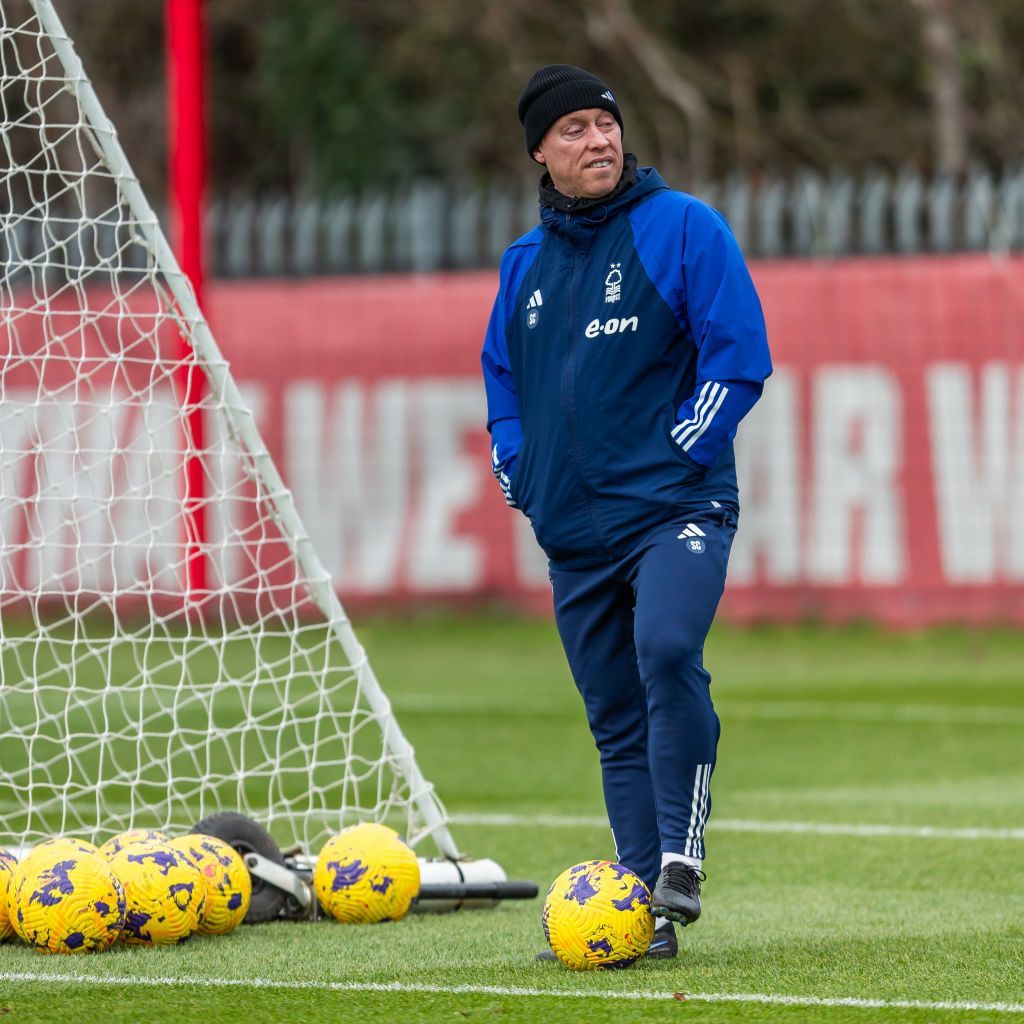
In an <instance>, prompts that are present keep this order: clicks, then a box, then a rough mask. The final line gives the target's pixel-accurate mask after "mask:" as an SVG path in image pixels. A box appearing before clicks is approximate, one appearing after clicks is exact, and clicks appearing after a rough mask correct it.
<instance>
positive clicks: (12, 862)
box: [0, 849, 18, 942]
mask: <svg viewBox="0 0 1024 1024" xmlns="http://www.w3.org/2000/svg"><path fill="white" fill-rule="evenodd" d="M17 863H18V859H17V857H15V856H14V854H13V853H8V852H7V851H6V850H2V849H0V942H3V941H4V939H9V938H10V937H11V936H12V935H13V934H14V925H12V924H11V915H10V913H9V912H8V910H7V885H8V883H9V882H10V880H11V875H12V874H14V868H15V866H16V865H17Z"/></svg>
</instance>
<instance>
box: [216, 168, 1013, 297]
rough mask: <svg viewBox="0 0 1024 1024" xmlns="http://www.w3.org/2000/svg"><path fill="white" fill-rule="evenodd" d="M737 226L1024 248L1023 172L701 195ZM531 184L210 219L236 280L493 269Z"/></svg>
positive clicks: (844, 242) (709, 189)
mask: <svg viewBox="0 0 1024 1024" xmlns="http://www.w3.org/2000/svg"><path fill="white" fill-rule="evenodd" d="M695 194H697V195H698V196H699V197H700V198H702V199H703V200H705V201H706V202H708V203H710V204H711V205H712V206H714V207H716V208H717V209H719V210H721V211H722V213H724V214H725V216H726V217H727V218H728V220H729V223H730V224H731V225H732V229H733V231H734V232H735V233H736V236H737V238H738V239H739V241H740V244H741V245H742V246H743V249H744V251H745V252H746V253H747V255H748V256H757V257H765V258H784V257H831V256H846V255H855V254H864V255H872V254H880V253H900V254H902V253H942V252H955V251H961V252H962V251H986V250H987V251H992V252H996V253H1001V252H1008V251H1011V250H1020V249H1024V170H1022V169H1021V168H1017V167H1014V168H1005V169H1004V170H1003V171H1002V172H1001V173H998V174H993V173H991V172H989V171H986V170H981V169H977V170H974V171H972V172H971V173H969V174H968V175H966V176H965V177H964V178H963V179H959V180H954V179H951V178H945V177H934V178H927V177H924V176H922V175H920V174H918V173H916V172H913V171H909V170H904V171H902V172H899V173H896V174H888V173H882V172H877V173H871V174H867V175H864V176H863V177H860V178H855V177H852V176H850V175H847V174H832V175H828V176H826V175H821V174H815V173H811V172H807V173H803V174H800V175H798V176H796V177H794V178H792V179H789V180H781V179H779V180H772V179H766V180H764V181H761V182H759V183H753V182H750V181H747V180H742V179H739V178H734V179H727V180H725V181H722V182H715V183H712V184H710V185H707V186H706V187H703V188H698V189H696V190H695ZM537 213H538V211H537V193H536V188H535V185H534V183H533V182H532V181H531V182H529V183H525V182H524V183H523V184H522V185H519V186H508V185H492V186H490V187H480V188H455V187H449V186H445V185H442V184H439V183H434V182H418V183H416V184H413V185H412V186H411V187H408V188H405V189H403V190H401V191H396V192H393V193H375V194H367V195H362V196H351V197H345V198H341V199H334V200H318V199H309V200H304V201H299V202H293V201H291V200H289V199H287V198H283V197H280V196H277V197H272V196H263V197H259V198H254V197H241V196H237V197H234V198H231V199H222V200H221V201H219V202H217V203H215V204H214V205H213V206H212V207H211V210H210V223H209V241H210V247H211V257H212V262H213V266H214V269H215V272H216V273H218V274H220V275H222V276H227V277H254V276H275V277H277V276H308V275H316V274H349V273H374V272H382V271H421V272H422V271H433V270H453V269H456V270H457V269H469V268H479V267H493V266H496V265H497V263H498V261H499V259H500V257H501V253H502V251H503V250H504V248H505V246H507V245H508V243H509V242H510V241H512V240H513V239H515V238H516V237H518V236H519V235H521V234H523V233H525V232H526V231H528V230H529V229H530V228H531V227H532V226H533V225H534V224H536V223H537Z"/></svg>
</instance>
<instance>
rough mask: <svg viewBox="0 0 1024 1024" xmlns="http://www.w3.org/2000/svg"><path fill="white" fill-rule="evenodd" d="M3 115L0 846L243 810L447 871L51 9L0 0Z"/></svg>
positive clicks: (286, 511)
mask: <svg viewBox="0 0 1024 1024" xmlns="http://www.w3.org/2000/svg"><path fill="white" fill-rule="evenodd" d="M0 121H2V125H0V140H2V141H0V146H2V148H3V161H2V164H0V260H2V281H0V844H3V843H15V844H19V843H32V842H34V841H37V840H39V839H41V838H44V837H48V836H52V835H59V834H77V835H80V836H86V837H91V838H94V839H101V838H104V837H105V836H107V835H109V834H111V833H113V832H115V831H119V830H121V829H123V828H127V827H130V826H156V827H160V826H165V827H178V828H181V827H187V826H190V825H191V824H193V823H194V822H196V821H197V820H198V819H199V818H201V817H203V816H205V815H207V814H209V813H212V812H214V811H218V810H237V811H241V812H243V813H247V814H250V815H252V816H253V817H254V818H256V819H257V820H259V821H260V822H261V823H263V824H264V825H265V826H266V827H268V828H269V829H270V830H271V832H272V833H273V834H274V835H275V837H276V838H277V839H278V840H279V842H281V843H282V844H291V843H294V842H300V843H302V844H304V845H306V846H307V847H313V846H314V844H316V843H318V841H320V840H321V839H322V838H324V837H325V836H326V835H328V834H329V833H331V832H334V831H336V830H337V829H338V828H339V827H341V826H343V825H347V824H352V823H354V822H357V821H363V820H376V821H386V822H388V823H389V824H392V825H394V826H395V827H396V828H398V829H400V830H401V831H402V832H403V833H404V834H405V835H406V836H408V837H409V839H410V840H411V841H413V842H414V843H415V842H417V841H419V840H422V839H423V838H425V837H426V836H428V835H429V836H431V837H432V838H433V839H434V840H435V842H436V845H437V846H438V848H439V849H440V851H441V852H442V853H443V854H446V855H448V856H454V855H456V854H457V850H456V849H455V847H454V845H453V843H452V840H451V836H450V834H449V832H448V829H447V821H446V818H445V813H444V810H443V808H442V807H441V805H440V803H439V802H438V800H437V799H436V797H435V795H434V793H433V789H432V787H431V786H430V784H429V783H428V782H427V781H426V780H425V779H424V777H423V775H422V774H421V772H420V771H419V769H418V767H417V765H416V761H415V758H414V755H413V751H412V749H411V747H410V746H409V744H408V743H407V741H406V740H405V738H404V736H403V735H402V733H401V730H400V729H399V727H398V725H397V723H396V722H395V719H394V717H393V716H392V714H391V709H390V705H389V703H388V700H387V698H386V696H385V695H384V693H383V691H382V690H381V688H380V686H379V684H378V682H377V680H376V678H375V676H374V674H373V672H372V670H371V668H370V666H369V664H368V663H367V660H366V657H365V655H364V652H363V649H362V647H361V646H360V644H359V643H358V641H357V639H356V637H355V634H354V633H353V631H352V629H351V626H350V625H349V622H348V620H347V618H346V615H345V613H344V610H343V609H342V607H341V605H340V603H339V602H338V599H337V597H336V595H335V592H334V590H333V587H332V584H331V581H330V579H329V578H328V576H327V574H326V572H325V571H324V570H323V568H322V566H321V565H320V563H319V561H318V559H317V557H316V554H315V552H314V551H313V550H312V548H311V545H310V543H309V540H308V537H307V535H306V532H305V530H304V529H303V526H302V523H301V521H300V519H299V517H298V515H297V513H296V511H295V508H294V505H293V502H292V498H291V495H290V493H289V492H288V490H287V488H286V487H285V486H284V484H283V482H282V481H281V479H280V477H279V475H278V474H277V472H276V470H275V468H274V466H273V464H272V462H271V460H270V457H269V455H268V453H267V450H266V448H265V447H264V445H263V443H262V441H261V440H260V437H259V435H258V433H257V431H256V428H255V425H254V419H253V416H252V415H251V413H250V411H249V409H248V407H247V405H246V402H245V400H244V397H243V395H242V394H241V393H240V391H239V389H238V387H237V386H236V385H235V383H234V382H233V380H232V378H231V376H230V373H229V371H228V367H227V364H226V362H225V360H224V359H223V357H222V356H221V355H220V353H219V351H218V349H217V346H216V344H215V342H214V340H213V338H212V336H211V334H210V332H209V329H208V327H207V325H206V323H205V321H204V319H203V317H202V315H201V313H200V311H199V309H198V307H197V305H196V302H195V299H194V296H193V294H192V291H191V289H190V288H189V286H188V283H187V282H186V281H185V279H184V278H183V277H182V275H181V273H180V271H179V269H178V266H177V263H176V262H175V260H174V257H173V255H172V254H171V252H170V250H169V248H168V246H167V243H166V240H165V239H164V236H163V234H162V233H161V230H160V226H159V224H158V222H157V218H156V216H155V215H154V213H153V211H152V209H151V208H150V206H149V205H148V203H147V201H146V199H145V197H144V196H143V195H142V192H141V190H140V188H139V186H138V182H137V180H136V179H135V177H134V176H133V174H132V172H131V169H130V167H129V166H128V163H127V161H126V159H125V156H124V153H123V151H122V150H121V147H120V145H119V143H118V140H117V137H116V135H115V133H114V130H113V127H112V126H111V124H110V122H109V121H108V120H107V118H106V116H105V115H104V113H103V110H102V108H101V106H100V104H99V102H98V100H97V97H96V94H95V92H94V91H93V89H92V88H91V86H90V84H89V82H88V79H87V78H86V77H85V74H84V72H83V70H82V67H81V64H80V62H79V61H78V58H77V57H76V55H75V53H74V50H73V47H72V45H71V43H70V41H69V40H68V38H67V36H66V35H65V33H64V31H63V29H62V27H61V25H60V23H59V21H58V19H57V15H56V14H55V12H54V10H53V7H52V5H51V3H50V0H0ZM189 374H202V377H203V386H202V389H201V392H200V389H195V388H192V389H189V388H187V387H186V386H185V384H184V381H185V378H186V377H187V376H188V375H189ZM197 393H198V394H200V397H199V398H198V400H197V401H196V402H195V405H194V407H190V406H189V405H188V403H187V401H186V399H185V398H184V397H183V396H185V395H192V394H197ZM197 408H198V409H199V410H200V411H199V412H198V414H197V411H196V409H197ZM197 415H199V416H201V418H202V427H203V429H202V432H201V434H200V432H199V431H197V430H196V429H195V420H196V416H197ZM200 445H201V447H200ZM190 459H192V460H195V459H199V460H201V461H200V463H199V465H201V470H202V479H203V485H202V493H201V502H199V501H198V496H197V495H195V494H193V495H192V499H193V500H192V501H191V502H187V501H186V500H184V497H183V495H184V494H185V478H186V470H185V466H186V463H187V462H188V460H190ZM197 524H199V525H197ZM195 558H198V559H200V560H201V561H202V563H203V565H204V566H205V575H206V580H205V586H204V587H203V588H202V589H196V588H195V586H194V585H193V586H189V584H188V582H187V580H188V578H189V573H188V571H187V570H188V566H187V564H186V563H188V562H189V561H190V560H192V559H195Z"/></svg>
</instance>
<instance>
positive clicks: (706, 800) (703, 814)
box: [693, 765, 711, 858]
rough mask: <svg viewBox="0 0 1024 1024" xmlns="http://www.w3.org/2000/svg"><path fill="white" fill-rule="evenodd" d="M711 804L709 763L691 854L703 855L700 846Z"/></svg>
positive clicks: (695, 855) (702, 842)
mask: <svg viewBox="0 0 1024 1024" xmlns="http://www.w3.org/2000/svg"><path fill="white" fill-rule="evenodd" d="M710 804H711V765H708V770H707V771H706V772H705V773H704V792H703V794H702V795H701V801H700V821H699V823H698V825H697V841H696V842H695V843H694V844H693V856H694V857H701V858H702V857H703V856H704V854H703V851H701V847H702V846H703V845H704V831H705V829H706V828H707V825H708V810H709V807H710Z"/></svg>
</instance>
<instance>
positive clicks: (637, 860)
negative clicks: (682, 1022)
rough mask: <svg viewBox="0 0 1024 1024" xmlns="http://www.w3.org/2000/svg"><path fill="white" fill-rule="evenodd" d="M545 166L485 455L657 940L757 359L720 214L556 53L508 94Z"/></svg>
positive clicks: (692, 856) (520, 250) (496, 368)
mask: <svg viewBox="0 0 1024 1024" xmlns="http://www.w3.org/2000/svg"><path fill="white" fill-rule="evenodd" d="M519 119H520V121H521V122H522V124H523V127H524V130H525V133H526V149H527V152H528V153H529V154H530V155H531V156H532V157H533V159H534V160H536V161H537V162H538V163H540V164H542V165H543V166H544V167H545V168H546V173H545V174H544V175H543V177H542V178H541V182H540V204H541V223H540V224H539V225H538V226H537V227H536V228H534V229H533V230H532V231H531V232H530V233H529V234H527V235H525V236H524V237H523V238H520V239H519V240H518V241H517V242H514V243H513V244H512V245H511V246H510V247H509V249H508V250H507V251H506V252H505V255H504V258H503V259H502V264H501V283H500V289H499V292H498V297H497V300H496V302H495V305H494V311H493V313H492V315H491V320H490V325H489V327H488V330H487V337H486V340H485V343H484V349H483V372H484V381H485V385H486V390H487V401H488V422H487V427H488V430H489V431H490V434H491V459H492V468H493V471H494V474H495V476H496V477H497V478H498V481H499V483H500V485H501V488H502V491H503V492H504V494H505V499H506V501H507V502H508V504H509V505H512V506H515V507H518V508H519V509H520V510H521V511H522V512H523V513H524V514H525V515H526V516H527V517H528V518H529V519H530V522H531V524H532V526H533V529H534V532H535V533H536V536H537V540H538V542H539V543H540V545H541V547H542V548H543V549H544V551H545V553H546V554H547V556H548V559H549V565H550V576H551V584H552V589H553V595H554V605H555V621H556V624H557V627H558V632H559V635H560V637H561V640H562V644H563V646H564V647H565V653H566V656H567V658H568V662H569V667H570V669H571V671H572V674H573V678H574V680H575V682H576V686H577V688H578V689H579V691H580V694H581V695H582V697H583V702H584V706H585V708H586V713H587V719H588V721H589V723H590V728H591V732H592V733H593V736H594V739H595V741H596V744H597V747H598V750H599V751H600V757H601V773H602V781H603V787H604V797H605V805H606V807H607V810H608V818H609V822H610V824H611V827H612V834H613V839H614V842H615V847H616V857H617V859H618V860H619V861H620V862H621V863H623V864H625V865H626V866H627V867H629V868H630V869H632V870H633V871H635V872H636V873H637V874H638V875H639V876H640V877H641V878H643V879H644V881H645V882H646V883H647V884H648V886H649V887H651V889H652V892H653V897H652V912H653V913H654V914H655V918H656V931H655V940H654V942H653V943H652V946H651V951H650V952H649V954H648V955H650V956H661V957H667V956H674V955H675V954H676V949H677V942H676V936H675V931H674V929H673V926H672V922H673V921H675V922H677V923H679V924H681V925H684V926H685V925H687V924H690V923H692V922H693V921H695V920H696V919H697V918H698V917H699V916H700V912H701V905H700V883H701V881H703V879H704V875H703V873H702V870H701V869H702V862H703V858H704V829H705V826H706V824H707V820H708V815H709V813H710V810H711V796H710V789H709V784H710V780H711V774H712V772H713V771H714V767H715V753H716V748H717V744H718V736H719V723H718V717H717V715H716V714H715V710H714V707H713V705H712V702H711V695H710V690H709V684H710V676H709V675H708V673H707V672H706V671H705V669H704V665H703V648H704V639H705V637H706V635H707V632H708V630H709V628H710V627H711V622H712V619H713V618H714V614H715V610H716V608H717V606H718V602H719V598H720V597H721V594H722V589H723V587H724V584H725V572H726V564H727V561H728V557H729V549H730V546H731V543H732V538H733V534H734V533H735V530H736V524H737V518H738V514H739V502H738V494H737V487H736V470H735V463H734V459H733V450H732V440H733V437H734V435H735V433H736V427H737V425H738V423H739V421H740V419H741V418H742V417H743V416H744V415H746V413H747V412H749V411H750V409H751V407H752V406H753V405H754V403H755V402H756V401H757V399H758V398H759V397H760V395H761V390H762V387H763V383H764V380H765V378H766V377H768V375H769V374H770V373H771V361H770V358H769V353H768V344H767V338H766V334H765V325H764V318H763V315H762V313H761V306H760V303H759V302H758V298H757V294H756V292H755V291H754V286H753V283H752V282H751V280H750V275H749V273H748V272H747V268H746V265H745V264H744V261H743V256H742V254H741V253H740V250H739V247H738V246H737V244H736V241H735V239H734V238H733V236H732V234H731V232H730V231H729V228H728V226H727V225H726V223H725V221H724V220H723V219H722V217H720V216H719V215H718V214H717V213H716V212H715V211H714V210H712V209H710V208H709V207H708V206H705V205H704V204H703V203H701V202H699V201H698V200H696V199H694V198H693V197H692V196H688V195H685V194H683V193H681V192H675V191H672V190H671V189H669V188H668V186H667V185H666V184H665V183H664V181H662V179H661V177H660V176H659V175H658V172H657V171H655V170H654V169H653V168H649V167H643V168H638V167H637V164H636V158H635V157H634V156H633V155H632V154H625V155H623V151H622V115H621V113H620V111H619V107H618V104H617V103H616V101H615V97H614V95H613V94H612V92H611V90H610V89H609V88H608V87H607V86H606V85H605V84H604V82H602V81H601V80H600V79H598V78H596V77H595V76H594V75H592V74H590V73H588V72H586V71H583V70H581V69H579V68H575V67H572V66H570V65H567V64H553V65H549V66H547V67H543V68H541V69H540V70H539V71H537V72H536V73H535V74H534V75H533V77H532V78H531V79H530V81H529V82H528V83H527V85H526V88H525V89H524V90H523V93H522V95H521V97H520V99H519Z"/></svg>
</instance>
